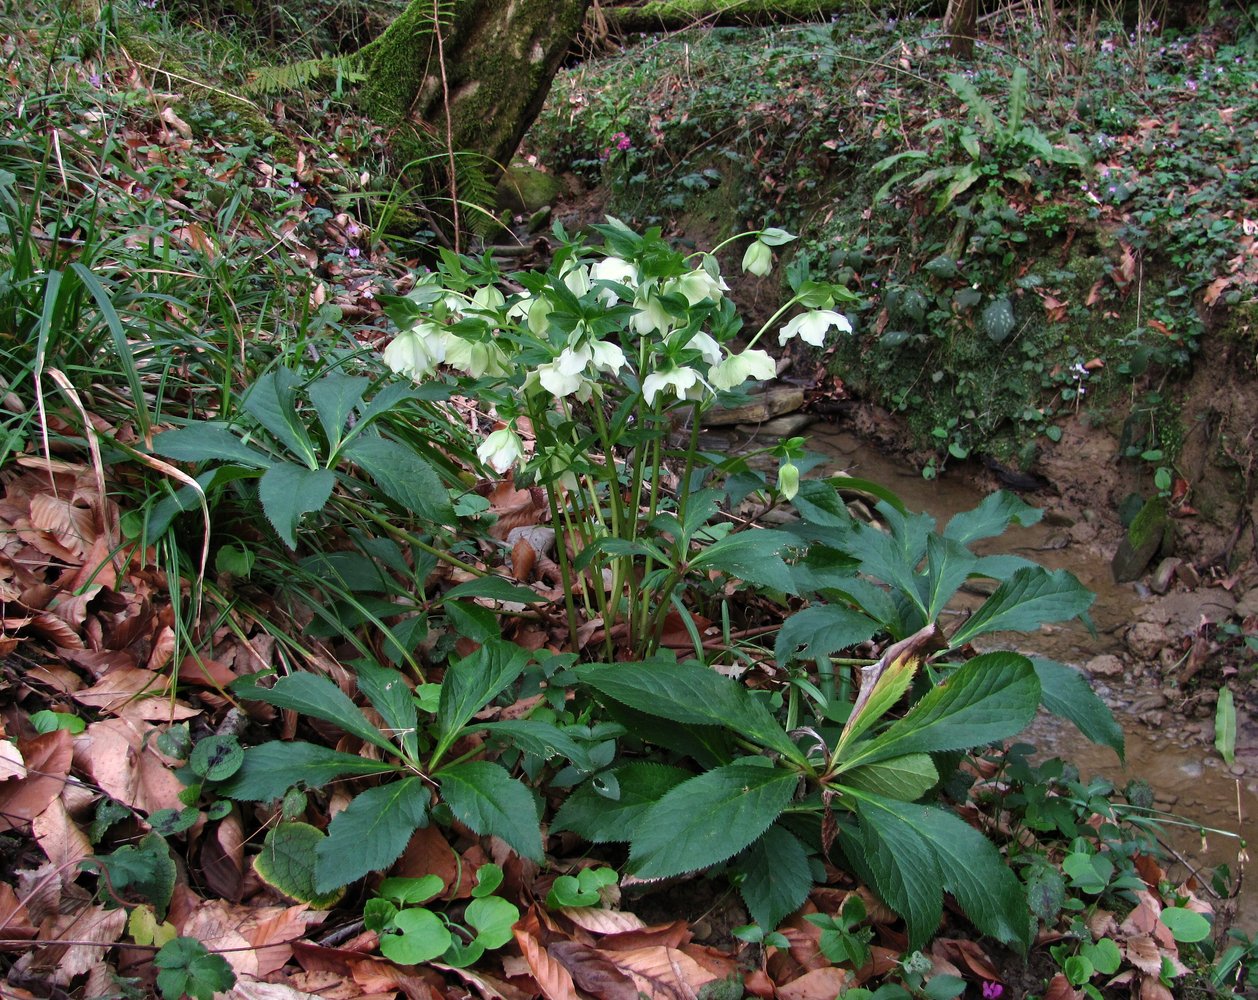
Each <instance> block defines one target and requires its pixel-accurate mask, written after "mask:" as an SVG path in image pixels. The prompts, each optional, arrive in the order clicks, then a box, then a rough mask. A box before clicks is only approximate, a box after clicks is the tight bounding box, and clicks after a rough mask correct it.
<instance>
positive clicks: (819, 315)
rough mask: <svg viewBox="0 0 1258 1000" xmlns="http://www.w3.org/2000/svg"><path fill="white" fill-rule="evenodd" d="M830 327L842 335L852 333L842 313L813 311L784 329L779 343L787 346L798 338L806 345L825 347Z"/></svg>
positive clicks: (825, 310) (802, 315)
mask: <svg viewBox="0 0 1258 1000" xmlns="http://www.w3.org/2000/svg"><path fill="white" fill-rule="evenodd" d="M830 327H834V328H835V329H836V330H838V331H839V332H840V333H851V332H852V324H851V323H849V322H848V321H847V317H846V316H844V315H843V314H842V313H837V312H835V311H834V310H832V309H811V310H809V311H808V312H805V313H800V314H799V315H798V316H796V317H795V318H794V319H792V320H791V321H790V322H789V323H787V324H786V326H784V327H782V332H781V333H779V334H778V343H779V344H785V343H786V342H787V341H788V340H790V339H791V338H792V337H794V336H798V337H799V339H800V340H802V341H803V342H804V343H805V344H812V346H813V347H824V346H825V342H826V331H827V330H828V329H830Z"/></svg>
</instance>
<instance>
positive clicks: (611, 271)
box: [590, 257, 638, 306]
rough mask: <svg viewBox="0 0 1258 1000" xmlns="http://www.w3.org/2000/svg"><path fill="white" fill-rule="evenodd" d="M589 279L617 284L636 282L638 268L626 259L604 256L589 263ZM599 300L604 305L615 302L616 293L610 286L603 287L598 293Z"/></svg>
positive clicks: (635, 283) (632, 284)
mask: <svg viewBox="0 0 1258 1000" xmlns="http://www.w3.org/2000/svg"><path fill="white" fill-rule="evenodd" d="M590 280H591V281H611V282H614V283H615V284H617V285H631V286H635V287H636V286H637V284H638V269H637V268H636V267H635V266H634V265H633V264H630V263H629V261H627V260H622V259H621V258H619V257H604V258H603V259H602V260H600V261H598V262H597V263H595V264H592V265H590ZM598 297H599V301H600V302H602V303H603V304H604V305H609V306H610V305H615V304H616V298H617V296H616V293H615V292H614V291H613V290H612V289H610V288H604V289H602V290H600V291H599V293H598Z"/></svg>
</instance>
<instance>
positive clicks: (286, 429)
mask: <svg viewBox="0 0 1258 1000" xmlns="http://www.w3.org/2000/svg"><path fill="white" fill-rule="evenodd" d="M300 383H301V379H299V378H298V377H297V375H296V374H295V373H294V372H291V371H289V370H288V369H287V368H277V369H276V370H275V371H270V372H267V373H266V374H265V375H263V376H262V377H261V378H259V379H258V380H257V381H256V382H255V383H254V384H253V387H252V388H251V389H250V390H249V392H248V394H246V396H245V398H244V401H243V404H242V405H243V406H244V408H245V412H246V413H248V414H249V415H250V416H251V417H253V419H254V420H256V421H257V422H258V423H260V424H261V425H262V426H263V427H265V428H266V429H267V430H268V431H270V432H271V434H272V435H273V436H274V437H275V439H276V440H277V441H279V442H280V443H281V444H283V445H284V446H285V447H286V448H288V450H289V451H290V452H292V454H293V455H295V456H296V457H298V458H300V459H301V460H302V461H303V462H305V464H306V466H307V467H308V468H311V469H313V468H314V467H315V466H316V465H318V464H319V463H318V460H317V459H316V456H315V452H314V447H313V445H312V444H311V443H310V435H309V434H307V433H306V428H305V427H304V426H303V424H302V422H301V418H300V417H299V416H298V415H297V403H296V397H297V386H298V385H299V384H300Z"/></svg>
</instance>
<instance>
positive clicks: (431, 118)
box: [361, 0, 590, 164]
mask: <svg viewBox="0 0 1258 1000" xmlns="http://www.w3.org/2000/svg"><path fill="white" fill-rule="evenodd" d="M589 3H590V0H411V3H410V4H409V5H408V6H407V8H406V10H404V11H403V12H402V14H401V15H400V16H399V17H398V18H397V19H396V20H395V21H394V22H393V23H392V24H391V25H389V27H388V28H387V29H386V30H385V32H384V34H382V35H381V36H380V37H379V38H377V39H376V40H375V41H374V42H372V43H371V44H370V45H368V46H367V47H366V48H365V49H363V50H362V53H361V55H362V56H363V58H364V62H365V64H366V68H367V80H366V83H365V84H364V86H363V89H362V97H361V101H362V105H363V109H364V110H365V111H366V112H367V113H368V114H369V115H371V117H372V118H374V119H375V120H376V121H378V122H380V123H381V124H383V125H386V126H398V125H402V124H405V123H407V122H410V123H412V124H414V125H415V126H416V128H417V129H419V130H421V131H423V132H427V133H430V134H432V135H434V136H435V137H436V138H437V139H438V140H439V141H440V142H441V144H442V145H444V143H445V139H446V103H447V100H448V104H449V115H450V119H449V126H450V133H451V139H452V141H453V145H454V148H456V149H467V150H475V151H477V152H480V153H484V154H485V155H486V156H488V157H490V158H491V159H492V160H494V161H495V162H497V163H500V164H506V162H507V161H508V160H509V159H510V158H511V156H512V154H513V153H514V152H515V150H516V147H517V146H518V145H519V143H520V139H521V138H522V137H523V135H524V132H525V130H526V129H527V128H528V127H529V125H530V124H531V123H532V121H533V119H534V118H536V117H537V114H538V112H539V111H541V108H542V103H543V102H544V101H545V100H546V93H547V91H548V90H549V89H550V84H551V81H552V80H553V79H554V76H555V73H556V72H557V71H558V69H559V66H560V63H561V62H562V61H563V57H564V54H565V53H566V52H567V51H568V48H569V46H570V45H571V44H572V40H573V39H574V38H575V37H576V36H577V33H578V32H579V31H580V29H581V22H582V19H583V18H584V16H585V10H586V7H588V6H589ZM434 18H435V20H434Z"/></svg>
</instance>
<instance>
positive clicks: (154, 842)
mask: <svg viewBox="0 0 1258 1000" xmlns="http://www.w3.org/2000/svg"><path fill="white" fill-rule="evenodd" d="M93 861H94V863H95V864H98V865H99V866H100V867H101V868H103V869H105V871H107V872H108V873H109V887H110V889H111V890H112V892H113V893H114V894H115V895H118V896H124V897H130V898H132V899H140V900H143V901H144V902H146V903H151V904H152V905H153V909H154V910H156V911H157V918H158V919H159V920H161V919H163V917H164V916H165V913H166V907H167V906H168V905H170V897H171V894H172V893H173V892H174V891H175V861H174V859H173V858H172V857H171V856H170V849H169V848H168V847H167V846H166V841H165V840H163V839H162V837H161V835H160V834H157V833H148V834H145V835H144V836H143V837H142V838H141V839H140V842H139V843H138V844H127V845H125V846H123V847H120V848H118V850H116V851H114V852H113V854H105V855H100V856H98V857H97V858H95V859H93ZM93 861H87V862H84V864H86V865H90V864H93ZM108 898H110V899H111V900H112V896H110V897H108ZM111 905H112V904H111Z"/></svg>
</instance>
